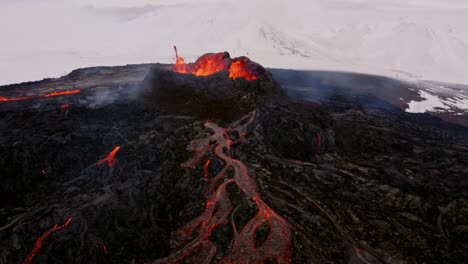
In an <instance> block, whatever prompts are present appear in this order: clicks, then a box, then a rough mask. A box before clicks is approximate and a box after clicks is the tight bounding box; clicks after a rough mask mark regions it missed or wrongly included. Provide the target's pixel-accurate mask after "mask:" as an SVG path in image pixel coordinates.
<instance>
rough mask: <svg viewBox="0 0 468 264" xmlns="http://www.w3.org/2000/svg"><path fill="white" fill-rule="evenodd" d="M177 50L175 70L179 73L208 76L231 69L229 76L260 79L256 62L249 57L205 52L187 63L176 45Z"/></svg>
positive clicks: (252, 79) (251, 79)
mask: <svg viewBox="0 0 468 264" xmlns="http://www.w3.org/2000/svg"><path fill="white" fill-rule="evenodd" d="M174 49H175V52H176V63H175V64H174V67H173V70H174V71H175V72H178V73H185V74H193V75H196V76H208V75H212V74H215V73H217V72H220V71H229V78H232V79H237V78H245V79H247V80H248V81H255V80H257V79H258V74H257V73H256V72H255V68H256V67H257V66H258V65H257V64H256V63H254V62H251V61H250V60H249V59H248V58H245V57H242V58H236V59H231V58H229V54H228V53H226V52H225V53H215V54H205V55H203V56H201V57H200V58H198V59H197V60H196V61H195V63H192V64H187V63H186V62H185V59H184V58H182V57H180V56H179V53H178V52H177V47H175V46H174Z"/></svg>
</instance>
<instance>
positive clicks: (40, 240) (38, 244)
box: [23, 217, 72, 264]
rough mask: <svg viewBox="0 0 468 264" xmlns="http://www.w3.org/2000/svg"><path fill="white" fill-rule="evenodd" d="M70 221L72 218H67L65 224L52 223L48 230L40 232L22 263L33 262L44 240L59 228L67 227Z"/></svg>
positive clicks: (28, 263)
mask: <svg viewBox="0 0 468 264" xmlns="http://www.w3.org/2000/svg"><path fill="white" fill-rule="evenodd" d="M71 221H72V218H71V217H70V218H68V220H67V221H66V222H65V224H63V225H61V226H59V225H57V224H56V225H54V226H53V227H52V228H51V229H50V230H49V231H47V232H45V233H44V234H42V236H41V237H39V238H38V239H37V241H36V244H34V248H33V250H32V252H31V254H30V255H29V256H28V257H27V258H26V259H25V260H24V262H23V263H24V264H30V263H32V262H33V260H34V257H36V255H37V254H38V253H39V251H40V250H41V249H42V246H43V244H44V241H45V240H46V239H47V238H48V237H49V236H50V235H52V234H53V233H55V232H57V231H59V230H62V229H64V228H65V227H67V226H68V225H70V223H71Z"/></svg>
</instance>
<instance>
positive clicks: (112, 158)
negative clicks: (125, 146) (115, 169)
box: [96, 147, 120, 168]
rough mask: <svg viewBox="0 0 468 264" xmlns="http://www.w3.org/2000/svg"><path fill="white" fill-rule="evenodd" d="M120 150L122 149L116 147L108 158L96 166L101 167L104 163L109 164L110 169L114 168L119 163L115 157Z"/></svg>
mask: <svg viewBox="0 0 468 264" xmlns="http://www.w3.org/2000/svg"><path fill="white" fill-rule="evenodd" d="M119 150H120V147H115V148H114V150H112V151H111V153H109V155H107V157H105V158H104V159H102V160H100V161H98V162H97V163H96V165H98V166H101V165H103V164H104V163H107V166H109V168H110V167H112V166H114V165H115V164H116V163H117V159H116V158H115V155H116V154H117V152H119Z"/></svg>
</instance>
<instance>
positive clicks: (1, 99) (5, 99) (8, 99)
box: [0, 89, 81, 102]
mask: <svg viewBox="0 0 468 264" xmlns="http://www.w3.org/2000/svg"><path fill="white" fill-rule="evenodd" d="M80 92H81V90H80V89H75V90H68V91H57V92H51V93H47V94H41V95H35V96H21V97H5V96H0V102H12V101H24V100H31V99H35V98H50V97H58V96H64V95H71V94H77V93H80Z"/></svg>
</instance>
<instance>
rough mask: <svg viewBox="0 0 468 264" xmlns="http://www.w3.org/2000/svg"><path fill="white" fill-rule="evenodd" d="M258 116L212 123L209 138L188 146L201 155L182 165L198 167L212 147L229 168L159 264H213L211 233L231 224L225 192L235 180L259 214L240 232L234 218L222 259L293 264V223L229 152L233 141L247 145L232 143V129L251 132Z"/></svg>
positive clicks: (208, 124) (211, 184)
mask: <svg viewBox="0 0 468 264" xmlns="http://www.w3.org/2000/svg"><path fill="white" fill-rule="evenodd" d="M255 115H256V113H255V112H251V113H249V114H248V115H246V116H244V117H243V118H242V119H240V120H239V121H237V122H234V123H233V124H231V125H230V126H229V128H227V129H225V128H222V127H219V126H218V125H216V124H214V123H212V122H209V121H208V122H206V123H205V127H206V128H209V129H211V130H212V131H213V132H214V133H213V134H212V135H210V136H209V137H207V138H202V139H197V140H194V141H191V142H190V143H189V144H188V147H187V149H188V150H190V151H192V152H193V153H195V154H197V155H194V156H193V158H192V159H191V160H189V161H187V162H185V163H183V164H182V166H183V167H188V168H194V167H196V166H197V165H198V164H199V163H200V162H201V160H202V159H203V158H205V157H206V156H207V155H208V153H210V150H211V149H214V153H215V155H216V156H217V157H219V158H220V159H222V160H223V161H224V163H225V166H224V168H223V169H222V170H221V171H220V172H219V173H218V174H217V175H215V176H213V177H212V178H211V179H210V182H209V183H208V185H207V186H206V189H205V196H206V198H207V201H206V206H205V211H204V212H203V213H202V214H201V215H200V216H199V217H197V218H196V219H194V220H192V221H191V222H189V223H187V224H186V225H185V226H183V227H182V228H180V229H179V230H177V231H176V232H175V233H174V234H173V236H172V242H173V245H175V246H176V247H177V248H178V250H177V251H175V252H173V253H172V254H171V255H170V256H168V257H167V258H165V259H161V260H158V261H157V263H181V262H184V261H185V260H188V258H189V257H190V258H191V262H192V263H211V262H213V260H214V258H215V257H216V254H217V252H218V249H217V247H216V245H215V244H214V243H213V242H212V241H210V237H211V236H212V234H213V231H214V230H215V229H216V228H217V227H218V226H221V225H227V224H228V223H229V222H230V219H229V217H228V216H229V215H230V214H232V213H233V212H232V211H233V206H232V203H231V201H230V198H229V194H228V192H227V190H226V187H227V186H228V185H229V184H231V183H233V184H236V185H237V186H238V187H239V189H240V190H241V191H242V192H243V193H244V194H245V195H246V196H247V197H248V198H249V199H251V200H252V201H253V202H254V203H255V204H256V205H257V208H258V212H257V214H256V215H255V216H254V217H253V218H252V219H251V220H250V221H249V222H248V223H247V224H246V225H245V226H244V227H243V229H242V230H241V231H240V232H238V231H237V229H236V226H235V223H233V222H232V220H231V225H232V227H233V233H234V236H233V241H232V247H231V249H230V251H229V253H227V254H226V255H225V256H224V257H223V258H222V259H221V260H220V261H219V263H254V264H255V263H258V264H260V263H264V262H265V261H267V260H270V259H274V260H276V261H277V263H291V258H292V249H291V236H292V235H291V226H290V224H289V223H288V222H287V221H286V220H285V219H284V218H283V217H281V216H280V215H278V214H277V213H276V212H275V211H273V209H271V208H270V207H269V206H268V205H267V204H266V203H265V202H264V201H263V200H262V198H261V197H260V195H259V193H258V190H257V187H256V183H255V181H254V180H253V178H252V177H251V176H250V175H249V172H248V169H247V166H246V165H245V164H244V163H243V162H241V161H239V160H236V159H234V158H232V157H231V156H230V154H229V153H230V150H231V146H232V145H233V144H235V143H244V142H245V138H241V139H240V140H238V141H233V140H231V139H230V137H229V134H228V133H229V132H237V133H238V135H247V134H246V130H247V126H248V125H250V124H251V123H252V122H253V121H254V119H255ZM206 164H208V165H209V163H208V162H207V163H205V167H206ZM229 169H233V170H234V175H233V177H232V178H228V179H225V176H226V172H227V171H228V170H229ZM208 176H209V175H208ZM223 180H224V181H223ZM231 218H232V217H231ZM264 224H268V225H269V226H270V233H269V235H268V237H267V238H266V240H265V241H264V242H263V243H262V244H261V245H258V246H256V245H255V232H256V230H257V229H258V228H259V227H261V226H262V225H264ZM194 237H195V238H194Z"/></svg>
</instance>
